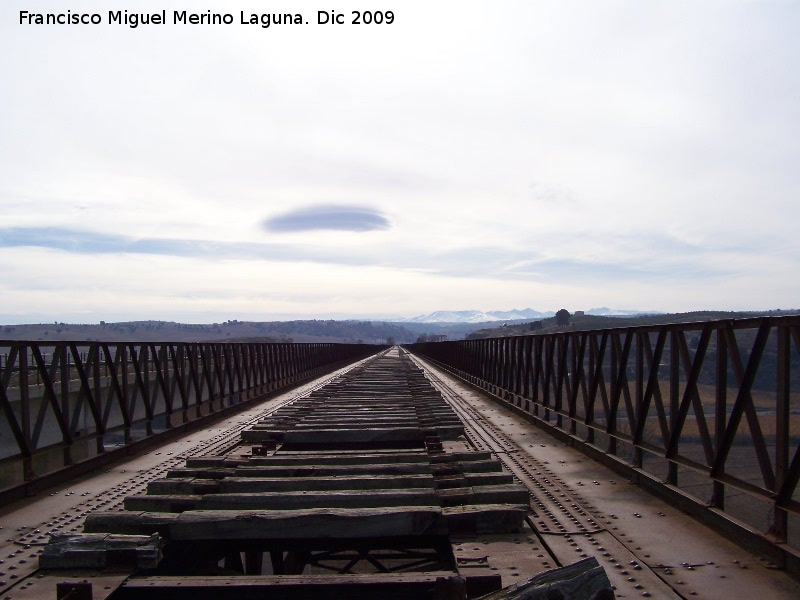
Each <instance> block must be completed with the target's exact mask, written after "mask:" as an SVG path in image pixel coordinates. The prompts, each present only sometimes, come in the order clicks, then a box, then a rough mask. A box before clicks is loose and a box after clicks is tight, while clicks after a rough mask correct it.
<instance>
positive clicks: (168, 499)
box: [124, 494, 215, 512]
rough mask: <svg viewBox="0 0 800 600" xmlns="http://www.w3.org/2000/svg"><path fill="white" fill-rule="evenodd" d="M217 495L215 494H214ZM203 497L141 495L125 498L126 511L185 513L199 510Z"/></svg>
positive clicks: (192, 495) (191, 495)
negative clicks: (185, 511)
mask: <svg viewBox="0 0 800 600" xmlns="http://www.w3.org/2000/svg"><path fill="white" fill-rule="evenodd" d="M212 495H215V494H212ZM202 498H203V496H201V495H198V494H172V495H156V494H153V495H150V494H148V495H146V496H145V495H141V496H128V497H127V498H125V501H124V506H125V510H144V511H150V512H183V511H184V510H193V509H195V508H197V506H198V504H200V501H201V500H202Z"/></svg>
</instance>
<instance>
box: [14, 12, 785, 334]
mask: <svg viewBox="0 0 800 600" xmlns="http://www.w3.org/2000/svg"><path fill="white" fill-rule="evenodd" d="M363 5H366V6H368V7H376V9H383V10H386V11H391V12H392V13H393V15H392V16H393V22H392V23H391V24H387V23H382V24H369V25H366V24H361V25H357V24H352V23H351V22H350V21H351V20H352V14H351V13H352V11H353V10H358V9H359V8H360V7H361V6H363ZM23 10H26V11H28V12H39V13H48V12H50V13H64V12H66V11H67V10H69V11H70V12H71V13H74V14H81V13H97V14H98V15H100V17H101V19H102V22H101V23H100V24H97V25H34V24H30V25H29V24H20V11H23ZM109 10H123V11H124V10H127V11H128V12H129V13H151V12H157V13H161V11H162V10H163V11H165V14H166V19H167V22H166V23H165V24H163V25H157V24H152V25H139V26H138V27H136V28H132V27H129V26H126V25H124V24H123V25H120V24H113V23H109V22H108V11H109ZM184 10H188V11H195V12H201V13H203V12H205V11H206V10H208V11H211V12H218V13H229V14H230V15H232V17H233V23H231V24H230V25H190V24H180V23H179V24H174V23H173V22H172V18H173V11H184ZM332 10H333V11H334V12H336V13H337V14H338V15H341V16H342V17H343V18H344V21H345V22H344V23H343V24H331V23H327V24H319V23H318V11H327V12H328V13H330V11H332ZM265 11H271V12H275V13H284V12H290V13H294V14H296V13H300V15H301V17H302V19H303V20H304V21H308V23H307V24H306V23H303V24H297V25H290V24H280V25H277V24H274V23H273V24H271V25H270V27H268V28H265V27H261V26H260V25H257V24H255V25H254V24H242V23H241V22H240V20H241V17H240V12H241V13H244V15H245V17H246V18H247V19H249V16H250V14H251V13H256V14H257V15H261V14H262V13H265ZM384 18H385V20H388V19H387V17H386V16H384ZM798 27H800V2H796V1H788V0H719V1H714V0H552V1H541V0H524V1H519V2H517V1H512V0H507V1H505V0H504V1H470V0H466V1H465V0H459V1H452V0H437V1H435V2H431V1H424V2H419V1H416V0H402V1H401V0H387V1H385V2H382V3H375V2H370V3H358V2H350V1H347V2H345V1H341V0H328V1H326V2H324V3H323V2H318V1H313V0H275V1H272V2H263V1H258V2H254V1H249V0H226V1H221V0H206V1H205V2H202V3H200V2H190V1H188V0H184V1H179V0H158V1H152V0H102V1H99V0H94V1H82V0H71V1H64V0H58V1H56V0H33V1H32V0H24V1H23V0H6V1H4V2H2V5H0V323H4V324H14V323H37V322H49V321H54V320H55V321H64V322H78V323H97V322H99V321H100V320H105V321H109V322H111V321H122V320H145V319H159V320H172V321H181V322H196V323H200V322H209V323H210V322H219V321H224V320H227V319H239V320H257V321H265V320H279V319H293V318H367V317H372V318H381V319H388V318H397V317H412V316H415V315H420V314H426V313H430V312H433V311H436V310H468V309H477V310H507V309H511V308H519V309H521V308H528V307H530V308H534V309H537V310H542V311H544V310H558V309H559V308H567V309H568V310H570V311H574V310H586V309H589V308H592V307H599V306H607V307H612V308H617V309H638V310H653V311H664V312H677V311H688V310H711V309H715V310H766V309H775V308H784V309H786V308H797V307H800V301H798V299H800V277H798V275H800V237H799V236H798V223H800V68H798V64H800V36H798V35H797V31H798Z"/></svg>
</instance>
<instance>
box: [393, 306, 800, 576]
mask: <svg viewBox="0 0 800 600" xmlns="http://www.w3.org/2000/svg"><path fill="white" fill-rule="evenodd" d="M409 348H410V349H412V350H413V351H414V352H416V353H419V354H420V355H423V356H426V357H428V358H429V359H431V360H434V361H437V363H438V364H441V365H444V366H446V367H447V368H448V369H450V370H451V371H452V372H453V373H454V374H457V375H459V376H461V377H463V378H464V379H465V380H466V381H468V382H470V383H472V384H474V385H476V386H479V387H480V388H482V389H484V390H486V391H488V392H490V393H492V394H494V395H495V396H497V397H499V398H501V399H503V400H505V401H507V402H509V403H511V404H513V405H514V406H515V407H516V408H518V409H519V410H520V411H522V412H524V413H526V414H528V415H530V416H531V418H532V419H534V420H535V421H537V422H538V423H539V424H540V425H541V426H542V427H543V428H550V429H551V430H552V431H553V433H554V434H560V435H561V436H562V437H568V438H570V439H571V440H572V441H573V443H575V444H583V445H584V447H585V448H586V449H587V451H592V452H594V453H595V456H597V457H598V458H600V457H601V455H605V456H609V457H616V458H617V459H619V460H618V462H619V463H620V464H625V465H627V466H628V467H629V468H630V469H638V470H640V471H642V473H643V476H646V474H649V475H652V476H653V477H655V478H656V479H660V480H663V481H664V482H666V484H667V485H668V486H671V487H673V488H675V489H676V490H679V491H680V494H678V495H673V496H672V497H673V498H674V499H675V501H680V502H684V500H685V501H686V502H685V506H686V507H690V502H693V503H694V506H691V507H690V508H691V509H692V510H694V511H695V513H696V514H697V515H698V516H700V518H705V519H706V521H707V523H709V524H713V525H714V526H717V527H719V528H720V529H721V530H729V531H731V532H735V528H734V527H733V526H732V525H728V522H727V521H726V520H725V519H724V518H723V519H720V518H717V515H718V513H719V512H720V511H723V512H724V513H725V514H727V515H730V516H731V517H732V518H733V519H735V520H738V521H741V522H744V523H746V524H748V525H749V527H750V528H752V529H753V530H755V531H757V532H760V533H761V534H763V535H761V536H760V537H758V536H755V537H752V538H750V540H749V542H748V543H751V544H759V546H760V548H761V551H764V552H767V551H769V546H770V544H772V548H771V549H772V550H773V557H774V559H775V560H776V561H780V562H781V563H782V564H783V565H784V566H786V567H787V568H790V569H793V570H797V571H798V572H800V491H799V489H798V481H800V394H799V393H798V390H800V318H798V317H796V316H790V317H764V318H758V319H740V320H725V321H707V322H700V323H683V324H672V325H657V326H645V327H626V328H617V329H603V330H596V331H564V332H563V333H553V334H541V335H531V336H519V337H507V338H494V339H481V340H466V341H459V342H440V343H426V344H412V345H410V346H409ZM663 491H666V488H664V490H663ZM704 506H708V507H711V508H713V509H714V511H716V512H714V511H705V516H703V510H702V507H704ZM741 533H742V534H744V533H745V532H744V531H741ZM790 548H794V550H793V551H791V550H789V551H786V550H787V549H790Z"/></svg>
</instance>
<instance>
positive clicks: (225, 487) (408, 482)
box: [219, 475, 511, 494]
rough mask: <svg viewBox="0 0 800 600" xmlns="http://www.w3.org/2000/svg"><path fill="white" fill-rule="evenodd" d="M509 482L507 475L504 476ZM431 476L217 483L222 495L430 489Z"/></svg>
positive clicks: (298, 478) (249, 480) (254, 478)
mask: <svg viewBox="0 0 800 600" xmlns="http://www.w3.org/2000/svg"><path fill="white" fill-rule="evenodd" d="M508 478H509V479H511V476H510V475H508ZM433 487H434V479H433V476H432V475H402V476H376V475H351V476H348V477H287V478H278V477H275V478H257V477H243V478H238V477H233V478H228V479H223V480H222V481H221V482H220V486H219V491H220V492H222V493H228V494H230V493H240V492H250V493H255V492H290V491H302V490H331V491H333V490H380V489H410V488H433Z"/></svg>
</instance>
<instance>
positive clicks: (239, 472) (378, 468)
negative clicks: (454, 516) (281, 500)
mask: <svg viewBox="0 0 800 600" xmlns="http://www.w3.org/2000/svg"><path fill="white" fill-rule="evenodd" d="M430 472H431V468H430V465H429V464H428V463H395V464H388V465H320V466H318V467H315V466H304V467H291V466H287V467H284V466H275V467H272V466H268V465H265V466H258V467H239V468H238V469H236V473H235V475H236V477H326V476H333V475H339V476H348V475H425V474H430Z"/></svg>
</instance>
